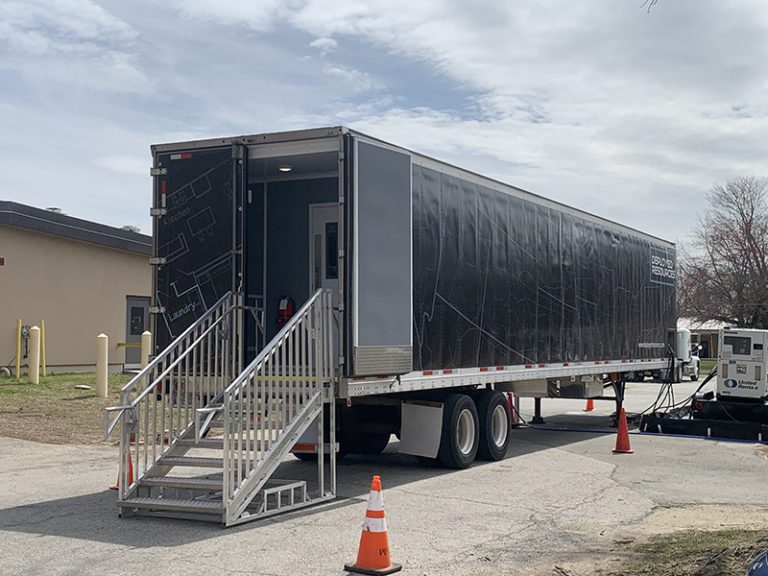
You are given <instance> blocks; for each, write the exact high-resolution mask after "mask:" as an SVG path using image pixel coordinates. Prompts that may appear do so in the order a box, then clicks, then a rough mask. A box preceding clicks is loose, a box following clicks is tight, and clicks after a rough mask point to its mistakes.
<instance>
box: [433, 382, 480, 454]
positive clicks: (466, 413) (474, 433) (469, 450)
mask: <svg viewBox="0 0 768 576" xmlns="http://www.w3.org/2000/svg"><path fill="white" fill-rule="evenodd" d="M479 432H480V427H479V426H478V417H477V408H476V407H475V403H474V402H473V401H472V398H470V397H469V396H467V395H466V394H451V395H450V396H448V398H447V399H446V400H445V404H444V405H443V430H442V437H441V440H440V450H439V451H438V453H437V459H438V460H439V461H440V464H442V465H443V466H445V467H446V468H457V469H463V468H468V467H469V465H470V464H472V462H473V461H474V459H475V456H477V446H478V441H479V436H480V433H479Z"/></svg>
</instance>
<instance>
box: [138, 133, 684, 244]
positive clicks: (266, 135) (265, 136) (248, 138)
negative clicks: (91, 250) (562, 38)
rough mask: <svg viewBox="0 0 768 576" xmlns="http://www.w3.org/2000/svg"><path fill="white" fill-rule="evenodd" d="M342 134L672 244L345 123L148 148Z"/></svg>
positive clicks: (188, 147) (161, 149)
mask: <svg viewBox="0 0 768 576" xmlns="http://www.w3.org/2000/svg"><path fill="white" fill-rule="evenodd" d="M342 134H352V135H355V136H360V137H363V138H366V139H368V140H371V141H374V142H380V143H382V144H386V145H387V146H392V147H394V148H398V149H400V150H403V151H405V152H408V153H409V154H411V155H412V156H415V157H418V158H422V159H424V160H427V161H429V162H434V163H436V164H442V165H444V166H447V167H449V168H451V169H453V170H457V171H459V172H462V173H464V174H467V175H469V176H472V177H474V178H477V179H481V180H483V181H484V182H486V183H488V184H490V185H492V186H497V187H498V186H500V187H503V188H506V189H507V190H510V191H515V192H517V193H518V194H521V195H525V196H529V197H531V198H532V199H535V200H536V201H538V202H543V203H546V204H550V205H552V206H554V207H557V208H559V209H565V210H568V211H572V212H575V213H576V214H580V215H583V216H587V217H588V218H590V219H595V220H598V221H600V222H603V223H605V224H608V225H610V226H611V227H616V228H619V229H621V230H624V231H627V232H631V233H633V234H637V235H641V236H644V237H646V238H649V239H652V240H654V241H656V242H661V243H663V244H666V245H668V246H671V247H675V243H674V242H672V241H671V240H667V239H665V238H660V237H659V236H655V235H653V234H649V233H648V232H644V231H642V230H638V229H637V228H633V227H632V226H627V225H626V224H622V223H621V222H616V221H615V220H610V219H608V218H605V217H604V216H599V215H597V214H593V213H592V212H588V211H586V210H583V209H581V208H577V207H575V206H571V205H570V204H565V203H563V202H559V201H557V200H552V199H551V198H547V197H546V196H542V195H540V194H537V193H535V192H531V191H529V190H526V189H524V188H520V187H519V186H514V185H512V184H508V183H507V182H503V181H501V180H496V179H495V178H490V177H488V176H484V175H483V174H480V173H478V172H474V171H472V170H468V169H467V168H462V167H461V166H457V165H455V164H451V163H450V162H446V161H445V160H440V159H438V158H434V157H432V156H428V155H426V154H422V153H421V152H416V151H414V150H411V149H410V148H405V147H404V146H400V145H399V144H394V143H392V142H388V141H386V140H382V139H381V138H377V137H375V136H370V135H368V134H365V133H364V132H360V131H358V130H354V129H351V128H348V127H345V126H331V127H325V128H310V129H306V130H288V131H285V132H267V133H263V134H251V135H245V136H232V137H227V138H209V139H204V140H190V141H182V142H170V143H166V144H153V145H152V146H150V149H151V151H152V153H157V152H169V151H176V150H179V149H186V150H195V149H202V148H212V147H216V146H226V145H231V144H244V145H248V144H270V143H277V142H293V141H299V140H314V139H319V138H332V137H334V136H340V135H342Z"/></svg>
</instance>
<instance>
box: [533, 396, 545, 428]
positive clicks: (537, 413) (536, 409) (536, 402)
mask: <svg viewBox="0 0 768 576" xmlns="http://www.w3.org/2000/svg"><path fill="white" fill-rule="evenodd" d="M531 424H544V418H542V417H541V398H534V399H533V418H531Z"/></svg>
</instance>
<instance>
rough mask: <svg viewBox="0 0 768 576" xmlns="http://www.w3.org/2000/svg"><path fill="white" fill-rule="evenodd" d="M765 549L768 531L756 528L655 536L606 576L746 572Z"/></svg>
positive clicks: (715, 575) (708, 575) (706, 575)
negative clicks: (628, 559) (627, 560)
mask: <svg viewBox="0 0 768 576" xmlns="http://www.w3.org/2000/svg"><path fill="white" fill-rule="evenodd" d="M766 549H768V534H767V533H766V532H765V531H757V530H719V531H712V532H703V531H686V532H681V533H677V534H672V535H666V536H655V537H653V538H652V539H651V540H650V541H649V542H647V543H645V544H639V545H637V546H636V547H635V548H634V554H635V558H634V559H632V560H631V561H629V562H628V565H627V567H626V568H624V569H622V570H621V571H620V572H611V573H610V574H609V575H607V576H744V574H746V572H747V566H748V564H749V561H750V560H751V559H752V558H754V557H755V556H757V555H758V554H761V553H762V552H764V551H765V550H766Z"/></svg>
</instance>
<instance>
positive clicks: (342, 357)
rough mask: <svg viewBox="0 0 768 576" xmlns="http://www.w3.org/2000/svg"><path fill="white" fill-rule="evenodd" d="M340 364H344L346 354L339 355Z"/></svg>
mask: <svg viewBox="0 0 768 576" xmlns="http://www.w3.org/2000/svg"><path fill="white" fill-rule="evenodd" d="M339 366H344V356H339Z"/></svg>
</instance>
